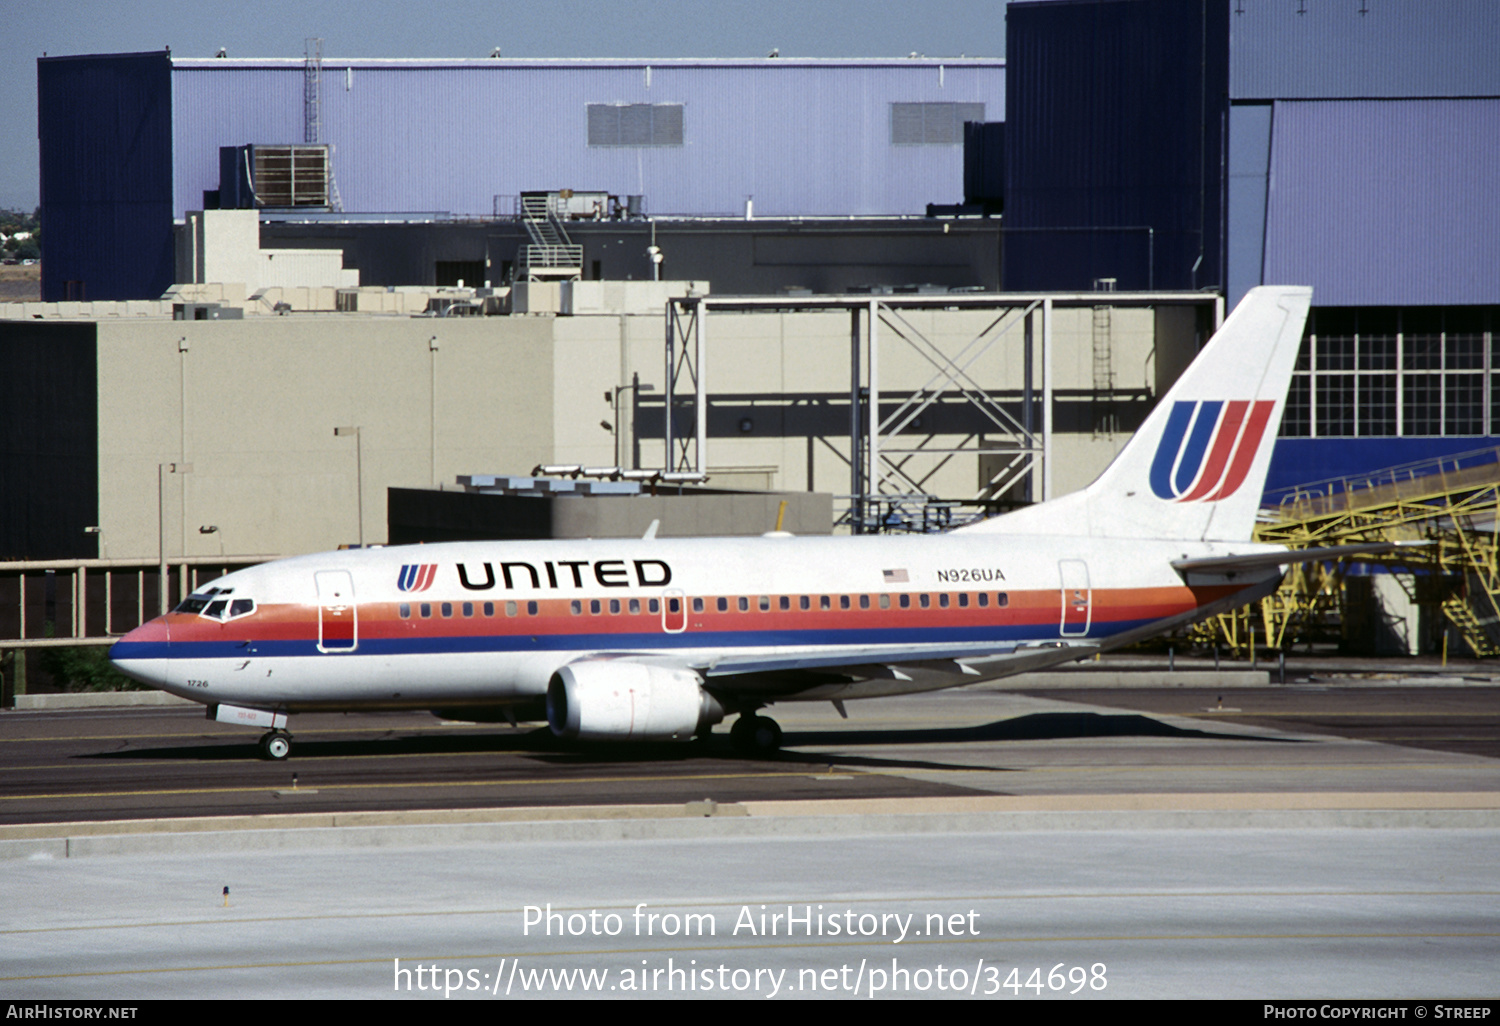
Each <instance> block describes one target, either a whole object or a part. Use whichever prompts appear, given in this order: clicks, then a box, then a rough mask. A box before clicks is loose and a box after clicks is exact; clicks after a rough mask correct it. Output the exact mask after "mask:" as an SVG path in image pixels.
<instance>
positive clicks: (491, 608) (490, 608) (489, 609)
mask: <svg viewBox="0 0 1500 1026" xmlns="http://www.w3.org/2000/svg"><path fill="white" fill-rule="evenodd" d="M484 615H485V616H494V615H495V603H493V602H486V603H485V604H484Z"/></svg>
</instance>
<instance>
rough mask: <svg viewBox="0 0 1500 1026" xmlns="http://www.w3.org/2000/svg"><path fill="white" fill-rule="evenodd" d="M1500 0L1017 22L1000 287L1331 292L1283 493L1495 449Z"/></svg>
mask: <svg viewBox="0 0 1500 1026" xmlns="http://www.w3.org/2000/svg"><path fill="white" fill-rule="evenodd" d="M1497 50H1500V5H1496V4H1494V3H1491V2H1488V0H1338V2H1332V0H1321V2H1320V0H1207V2H1204V0H1046V2H1019V0H1017V2H1012V3H1011V4H1010V5H1009V8H1008V23H1007V59H1008V64H1007V69H1006V73H1007V75H1008V76H1009V77H1008V86H1007V96H1006V116H1005V129H1004V132H1005V135H1006V151H1005V161H1006V168H1005V176H1004V177H1005V218H1006V225H1005V230H1004V236H1005V258H1004V272H1003V273H1004V281H1005V287H1006V288H1007V289H1012V290H1027V289H1075V288H1086V287H1088V285H1089V283H1090V282H1091V281H1093V280H1094V279H1097V278H1114V279H1116V280H1117V281H1118V282H1119V287H1120V288H1153V289H1200V288H1202V289H1212V290H1215V291H1219V292H1221V293H1222V294H1223V295H1224V296H1225V298H1226V301H1227V305H1228V306H1230V307H1232V306H1233V305H1234V304H1235V303H1236V302H1238V301H1239V298H1240V297H1241V296H1243V295H1244V293H1245V291H1246V290H1247V289H1249V288H1250V287H1252V286H1254V285H1259V284H1275V283H1295V284H1308V285H1311V286H1313V306H1314V310H1313V316H1312V318H1311V321H1310V323H1309V327H1308V341H1307V347H1306V350H1305V352H1304V355H1303V358H1302V362H1301V364H1300V366H1299V371H1298V374H1297V376H1296V378H1295V380H1294V382H1293V388H1292V393H1291V405H1290V406H1289V409H1288V415H1287V418H1286V422H1285V423H1284V425H1283V429H1282V440H1281V441H1280V442H1279V443H1278V445H1277V450H1276V459H1275V462H1274V463H1273V465H1272V468H1271V479H1270V481H1269V483H1268V486H1269V487H1270V489H1271V490H1272V491H1273V493H1274V492H1275V491H1276V490H1277V489H1278V488H1285V487H1286V486H1289V485H1293V484H1297V483H1303V482H1309V481H1314V480H1318V479H1323V478H1334V477H1338V476H1341V475H1351V474H1355V475H1357V474H1361V473H1365V472H1368V471H1370V470H1373V469H1376V468H1384V467H1390V466H1392V465H1396V464H1402V463H1407V462H1417V461H1423V460H1430V459H1433V458H1435V457H1439V456H1442V455H1445V454H1452V453H1458V452H1464V451H1468V450H1474V449H1479V448H1488V447H1493V446H1496V445H1500V391H1497V390H1496V389H1495V388H1494V387H1493V382H1494V375H1493V373H1492V371H1493V369H1494V367H1495V364H1496V361H1497V355H1496V354H1495V353H1494V349H1493V346H1494V342H1495V336H1496V333H1497V332H1500V202H1497V200H1496V197H1497V196H1500V61H1497V60H1496V59H1495V54H1496V52H1497Z"/></svg>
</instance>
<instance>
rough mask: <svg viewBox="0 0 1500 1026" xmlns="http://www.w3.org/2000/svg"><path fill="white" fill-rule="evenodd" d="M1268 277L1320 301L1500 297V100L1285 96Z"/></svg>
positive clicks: (1277, 126) (1276, 131) (1277, 118)
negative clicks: (1309, 290) (1308, 290)
mask: <svg viewBox="0 0 1500 1026" xmlns="http://www.w3.org/2000/svg"><path fill="white" fill-rule="evenodd" d="M1265 280H1266V281H1268V282H1297V283H1299V284H1309V285H1312V286H1313V297H1314V302H1316V303H1317V305H1319V306H1429V305H1450V304H1468V303H1474V304H1486V303H1500V99H1495V100H1353V101H1348V102H1318V101H1311V102H1296V101H1292V102H1279V103H1277V104H1276V105H1275V107H1274V112H1273V114H1272V131H1271V160H1270V190H1269V192H1268V194H1267V211H1266V247H1265Z"/></svg>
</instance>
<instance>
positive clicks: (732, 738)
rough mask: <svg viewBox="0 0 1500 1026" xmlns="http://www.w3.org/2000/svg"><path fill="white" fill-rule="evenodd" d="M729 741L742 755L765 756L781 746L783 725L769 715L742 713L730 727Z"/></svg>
mask: <svg viewBox="0 0 1500 1026" xmlns="http://www.w3.org/2000/svg"><path fill="white" fill-rule="evenodd" d="M729 743H730V744H731V745H733V746H734V750H735V751H736V752H738V753H739V754H741V755H746V756H752V757H764V756H768V755H771V754H773V753H774V752H775V751H776V750H777V749H779V748H780V747H781V727H780V725H779V724H777V722H776V721H775V720H773V719H771V717H769V716H761V715H760V714H759V713H749V712H744V713H740V718H739V719H737V720H735V721H734V726H733V727H730V728H729Z"/></svg>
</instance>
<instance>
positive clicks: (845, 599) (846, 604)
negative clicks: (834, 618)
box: [839, 595, 849, 609]
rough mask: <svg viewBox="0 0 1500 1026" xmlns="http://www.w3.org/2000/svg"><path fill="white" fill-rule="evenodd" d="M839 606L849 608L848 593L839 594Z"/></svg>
mask: <svg viewBox="0 0 1500 1026" xmlns="http://www.w3.org/2000/svg"><path fill="white" fill-rule="evenodd" d="M839 608H840V609H848V608H849V596H848V595H840V596H839Z"/></svg>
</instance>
